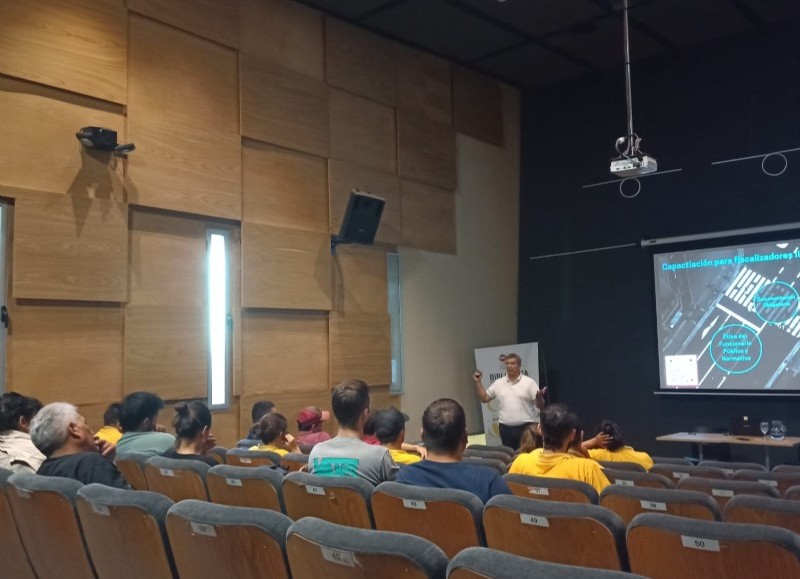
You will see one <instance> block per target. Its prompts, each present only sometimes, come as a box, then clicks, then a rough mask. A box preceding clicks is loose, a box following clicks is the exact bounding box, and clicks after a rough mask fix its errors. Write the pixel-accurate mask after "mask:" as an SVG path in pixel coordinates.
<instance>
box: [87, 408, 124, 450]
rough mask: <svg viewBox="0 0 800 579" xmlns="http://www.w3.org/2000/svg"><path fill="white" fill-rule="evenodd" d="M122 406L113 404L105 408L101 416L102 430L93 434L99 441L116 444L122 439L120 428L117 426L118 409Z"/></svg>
mask: <svg viewBox="0 0 800 579" xmlns="http://www.w3.org/2000/svg"><path fill="white" fill-rule="evenodd" d="M121 407H122V404H120V403H119V402H115V403H114V404H110V405H109V406H108V408H106V411H105V413H104V414H103V428H101V429H100V430H98V431H97V432H95V433H94V435H95V436H96V437H97V438H99V439H100V440H105V441H106V442H110V443H111V444H117V443H118V442H119V439H120V438H122V427H121V426H120V425H119V409H120V408H121Z"/></svg>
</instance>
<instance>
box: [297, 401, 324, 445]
mask: <svg viewBox="0 0 800 579" xmlns="http://www.w3.org/2000/svg"><path fill="white" fill-rule="evenodd" d="M330 417H331V413H330V412H328V411H327V410H320V409H319V407H318V406H306V407H305V408H303V409H302V410H301V411H300V412H299V413H298V414H297V443H298V444H299V445H300V446H301V447H303V451H304V452H308V451H309V450H310V449H311V448H312V447H313V446H314V445H315V444H317V443H319V442H325V441H326V440H330V439H331V435H330V434H328V433H327V432H325V431H324V430H322V423H323V422H326V421H327V420H330Z"/></svg>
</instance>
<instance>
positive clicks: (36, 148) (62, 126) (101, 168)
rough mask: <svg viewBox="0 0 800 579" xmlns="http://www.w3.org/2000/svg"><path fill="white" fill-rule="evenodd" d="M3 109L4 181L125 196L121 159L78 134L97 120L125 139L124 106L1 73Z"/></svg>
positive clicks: (0, 159) (0, 155)
mask: <svg viewBox="0 0 800 579" xmlns="http://www.w3.org/2000/svg"><path fill="white" fill-rule="evenodd" d="M0 28H3V26H2V25H0ZM0 111H2V118H3V138H2V139H0V183H2V184H3V185H7V186H11V187H21V188H25V189H31V190H38V191H52V192H54V193H71V194H73V195H76V196H81V197H98V198H103V199H116V200H118V201H122V200H123V193H122V188H123V185H122V179H121V178H120V176H119V175H118V173H117V172H116V171H115V167H117V165H118V162H117V160H115V159H112V156H111V153H102V152H91V153H90V152H88V151H87V150H86V149H85V148H83V147H82V146H81V144H80V143H79V142H78V140H77V139H76V138H75V132H76V131H77V130H78V129H80V128H81V127H83V126H86V125H91V124H95V125H100V126H103V127H106V128H109V129H114V130H116V131H117V133H118V138H119V139H121V140H122V142H125V117H123V115H122V107H121V106H119V105H112V104H108V103H101V102H99V101H96V100H92V99H89V98H86V97H81V96H78V95H71V94H68V93H60V92H59V91H55V90H53V89H48V88H44V87H38V86H35V85H31V84H28V83H24V82H21V81H17V80H12V79H7V78H0ZM120 165H121V163H120Z"/></svg>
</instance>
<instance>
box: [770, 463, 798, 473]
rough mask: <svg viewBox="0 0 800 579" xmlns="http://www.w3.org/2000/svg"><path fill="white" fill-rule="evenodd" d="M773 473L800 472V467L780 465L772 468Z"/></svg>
mask: <svg viewBox="0 0 800 579" xmlns="http://www.w3.org/2000/svg"><path fill="white" fill-rule="evenodd" d="M772 472H800V465H797V464H779V465H777V466H773V467H772Z"/></svg>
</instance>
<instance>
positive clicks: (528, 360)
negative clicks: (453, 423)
mask: <svg viewBox="0 0 800 579" xmlns="http://www.w3.org/2000/svg"><path fill="white" fill-rule="evenodd" d="M512 352H513V353H514V354H518V355H519V357H520V358H522V367H521V368H520V371H521V372H522V373H523V374H525V375H526V376H530V377H531V378H533V379H534V380H536V383H537V384H538V383H539V344H538V342H529V343H527V344H513V345H509V346H495V347H493V348H475V367H476V368H477V369H478V370H480V371H481V372H483V386H484V388H489V386H491V385H492V382H494V381H495V380H497V379H498V378H502V377H503V376H505V375H506V365H505V359H506V358H505V357H506V355H507V354H511V353H512ZM495 404H496V402H495V401H494V400H492V401H491V402H489V403H488V404H481V410H482V411H483V431H484V432H485V433H486V444H492V445H495V444H501V443H500V423H499V421H498V417H497V408H496V407H495Z"/></svg>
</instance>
